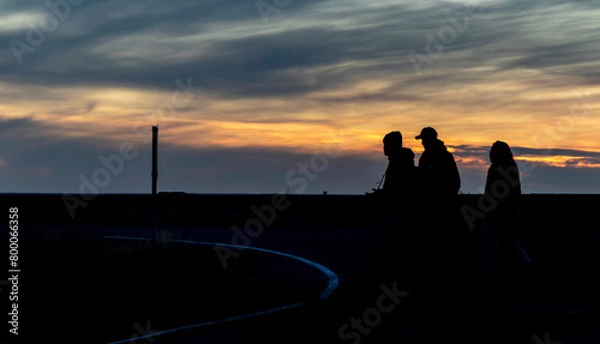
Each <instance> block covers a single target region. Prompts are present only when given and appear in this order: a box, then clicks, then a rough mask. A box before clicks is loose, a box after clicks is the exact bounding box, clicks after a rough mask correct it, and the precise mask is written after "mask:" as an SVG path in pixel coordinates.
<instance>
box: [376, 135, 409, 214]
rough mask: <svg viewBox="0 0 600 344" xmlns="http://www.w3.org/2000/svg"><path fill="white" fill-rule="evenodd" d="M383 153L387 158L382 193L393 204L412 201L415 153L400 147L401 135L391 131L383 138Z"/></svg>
mask: <svg viewBox="0 0 600 344" xmlns="http://www.w3.org/2000/svg"><path fill="white" fill-rule="evenodd" d="M383 153H384V155H385V156H387V157H388V166H387V169H386V171H385V179H384V182H383V192H384V193H385V194H386V195H387V196H389V197H391V198H393V200H394V201H395V202H398V203H401V204H406V203H408V201H412V200H411V197H412V195H413V193H414V185H415V183H414V177H415V153H413V151H412V150H411V149H410V148H406V147H402V134H401V133H400V132H399V131H392V132H390V133H388V134H387V135H385V136H384V137H383Z"/></svg>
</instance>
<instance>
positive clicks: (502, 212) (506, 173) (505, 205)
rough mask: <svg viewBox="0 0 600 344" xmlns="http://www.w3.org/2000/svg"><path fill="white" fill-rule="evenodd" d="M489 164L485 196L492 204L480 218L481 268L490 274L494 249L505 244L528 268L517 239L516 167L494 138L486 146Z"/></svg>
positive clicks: (505, 148)
mask: <svg viewBox="0 0 600 344" xmlns="http://www.w3.org/2000/svg"><path fill="white" fill-rule="evenodd" d="M489 154H490V162H491V165H490V167H489V169H488V172H487V178H486V183H485V194H484V195H485V197H486V199H489V200H493V204H495V206H494V207H493V209H492V210H490V211H489V212H488V213H487V215H486V217H485V219H484V222H483V249H482V257H481V268H482V272H483V274H484V276H487V277H491V276H492V271H493V266H494V260H495V256H496V251H497V249H498V248H505V249H507V251H508V252H510V253H512V254H513V256H514V257H515V258H517V259H518V260H519V261H520V262H521V263H523V264H524V266H525V267H527V268H528V269H531V267H532V262H531V259H529V256H528V255H527V253H525V250H523V248H522V247H521V245H520V243H519V240H518V232H519V226H520V223H521V212H520V207H519V199H520V197H521V180H520V176H519V169H518V167H517V163H516V162H515V160H514V157H513V154H512V151H511V149H510V146H509V145H508V144H507V143H506V142H503V141H496V142H494V143H493V144H492V147H491V149H490V153H489Z"/></svg>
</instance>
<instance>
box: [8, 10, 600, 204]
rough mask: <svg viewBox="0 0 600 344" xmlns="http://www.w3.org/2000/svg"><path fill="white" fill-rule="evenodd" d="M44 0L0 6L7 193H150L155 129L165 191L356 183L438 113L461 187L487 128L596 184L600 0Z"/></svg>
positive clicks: (473, 179) (354, 188)
mask: <svg viewBox="0 0 600 344" xmlns="http://www.w3.org/2000/svg"><path fill="white" fill-rule="evenodd" d="M49 3H50V4H54V6H47V5H46V1H42V0H35V1H33V0H25V1H24V0H19V1H16V0H4V1H2V2H0V9H1V11H0V36H1V40H2V42H4V44H2V46H1V48H0V49H1V50H0V51H1V54H0V60H1V64H0V76H1V78H0V97H1V102H0V131H1V132H2V135H1V136H0V141H1V142H0V192H44V193H47V192H52V193H55V192H56V193H71V194H77V193H79V192H84V191H85V192H91V193H94V192H97V193H145V192H150V191H151V176H150V172H151V171H150V167H151V145H150V138H151V127H152V126H153V125H158V126H159V143H160V150H159V171H158V172H159V178H158V189H159V191H185V192H192V193H273V192H286V191H287V192H290V193H306V194H312V193H322V192H323V191H327V192H328V193H330V194H364V193H365V192H368V191H371V189H372V188H375V187H377V182H378V181H379V180H380V179H381V176H382V174H383V172H384V170H385V167H386V164H387V160H386V157H385V156H383V153H382V138H383V136H384V135H385V134H386V133H388V132H389V131H393V130H399V131H401V132H402V134H403V136H404V144H405V146H407V147H409V148H411V149H413V151H414V152H415V154H416V159H415V163H418V157H419V156H420V154H421V152H422V146H421V145H420V141H417V140H415V139H414V137H415V135H417V134H418V133H419V131H420V129H421V128H422V127H425V126H432V127H434V128H436V129H437V131H438V133H439V138H440V139H441V140H443V141H444V142H445V143H446V145H447V146H448V147H449V148H450V150H451V151H452V152H453V154H454V155H455V158H456V160H457V163H458V166H459V169H460V173H461V177H462V184H463V187H462V190H461V192H463V193H480V192H481V191H482V190H483V186H484V183H485V173H486V169H487V167H488V166H489V160H488V151H489V148H490V146H491V144H492V143H493V142H494V141H496V140H503V141H506V142H507V143H508V144H509V145H510V146H511V147H512V148H513V152H514V154H515V156H516V158H517V159H518V164H519V166H520V169H521V177H522V183H523V191H524V192H525V193H600V178H599V177H600V135H599V131H600V130H599V129H600V34H599V33H600V20H599V18H600V2H598V1H592V0H588V1H585V0H581V1H558V0H537V1H536V0H509V1H503V0H491V1H458V0H454V1H442V0H436V1H426V0H372V1H367V0H354V1H348V0H343V1H342V0H319V1H314V0H302V1H300V0H274V1H273V0H264V1H263V0H259V1H258V2H257V1H256V0H216V1H197V0H173V1H158V0H146V1H109V0H104V1H94V0H85V1H82V0H69V1H67V0H50V2H49ZM120 150H121V152H120ZM103 161H104V162H103ZM299 164H300V165H299ZM303 167H304V170H303ZM303 171H304V172H303ZM107 177H108V179H107ZM90 184H91V185H92V187H90V186H89V185H90ZM83 185H87V186H83ZM90 188H91V191H90Z"/></svg>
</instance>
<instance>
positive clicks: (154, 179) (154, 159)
mask: <svg viewBox="0 0 600 344" xmlns="http://www.w3.org/2000/svg"><path fill="white" fill-rule="evenodd" d="M157 180H158V126H153V127H152V199H153V200H154V233H153V235H152V243H153V244H154V247H156V245H157V242H156V241H157V236H158V197H157V195H156V182H157Z"/></svg>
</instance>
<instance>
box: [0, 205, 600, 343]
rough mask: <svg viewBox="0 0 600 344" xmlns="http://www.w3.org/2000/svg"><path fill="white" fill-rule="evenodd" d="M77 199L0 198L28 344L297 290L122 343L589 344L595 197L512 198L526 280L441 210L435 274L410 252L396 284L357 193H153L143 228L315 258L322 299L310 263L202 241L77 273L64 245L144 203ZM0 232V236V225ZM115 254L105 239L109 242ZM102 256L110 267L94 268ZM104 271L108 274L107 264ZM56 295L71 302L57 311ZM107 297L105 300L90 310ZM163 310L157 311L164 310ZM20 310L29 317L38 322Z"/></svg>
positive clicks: (370, 209)
mask: <svg viewBox="0 0 600 344" xmlns="http://www.w3.org/2000/svg"><path fill="white" fill-rule="evenodd" d="M478 197H479V196H478V195H470V196H469V195H463V196H461V199H460V200H459V203H458V204H457V209H458V208H459V207H460V206H462V205H463V204H467V205H469V206H471V207H472V208H474V209H477V208H478V205H477V201H478ZM86 203H87V204H85V206H83V203H82V204H80V206H79V207H78V208H76V209H74V215H75V217H74V218H72V217H71V216H70V214H69V212H68V211H67V209H66V207H65V204H64V203H63V200H62V199H61V195H1V196H0V204H1V205H2V208H1V209H5V210H3V211H7V214H8V209H9V207H18V208H19V238H20V239H21V240H22V246H20V249H19V260H20V261H21V262H22V263H23V265H21V266H20V267H21V268H22V272H21V275H22V276H25V277H23V278H21V279H20V282H21V283H22V284H21V285H20V286H19V287H20V289H19V290H20V294H19V296H20V303H19V305H20V306H19V307H21V313H20V315H21V318H20V323H19V326H20V330H21V333H24V334H23V335H19V336H18V337H17V336H14V335H12V334H10V333H9V332H8V328H6V329H4V328H3V332H2V336H1V337H0V338H3V340H9V342H15V343H16V342H40V340H43V339H46V338H48V337H46V336H45V335H46V334H48V335H49V334H50V333H52V334H54V335H56V334H57V333H59V335H61V334H60V333H62V338H63V339H64V341H65V342H66V341H71V340H76V341H77V340H78V342H90V343H93V342H110V341H116V340H118V339H122V340H126V341H125V342H130V339H132V338H134V339H135V338H139V337H141V336H143V335H144V334H151V333H156V332H158V331H161V330H168V329H172V328H177V327H178V326H179V325H181V324H193V323H202V322H207V321H212V320H215V319H217V320H218V319H229V318H231V317H233V316H237V315H243V314H252V313H255V312H257V311H261V310H268V309H273V308H274V307H278V306H285V305H290V304H293V303H294V302H295V301H297V302H299V303H303V304H302V305H301V306H298V307H290V308H288V309H283V310H280V311H277V312H268V313H265V314H261V315H257V316H252V317H246V318H240V319H233V320H231V321H226V322H223V323H216V324H212V325H210V326H202V327H196V328H192V329H188V330H179V331H174V332H171V333H165V334H162V335H159V336H155V337H149V338H145V339H138V340H137V341H136V342H137V343H145V342H148V343H183V342H189V343H196V342H198V343H231V342H242V341H247V340H252V339H256V340H258V341H263V342H265V341H269V342H285V343H290V342H303V343H305V342H307V341H312V342H317V343H359V342H360V343H383V342H386V343H387V342H398V341H402V342H404V343H430V342H441V341H453V340H460V341H462V342H472V343H536V344H537V343H558V342H560V343H563V344H568V343H597V342H600V334H599V333H598V332H600V331H598V330H597V328H598V326H597V324H598V323H599V322H598V321H599V320H600V302H599V299H600V298H598V297H597V291H598V290H600V289H599V287H600V283H599V282H597V281H596V274H597V268H596V263H597V262H600V259H599V258H600V250H599V248H600V246H599V245H600V228H599V226H598V222H597V217H598V213H597V211H598V208H599V207H598V206H599V205H600V196H597V195H525V196H524V200H523V204H522V212H523V228H522V231H521V243H522V245H523V247H524V248H525V250H526V251H527V252H528V254H529V255H530V257H531V258H532V260H533V261H534V263H535V267H536V269H537V274H536V275H534V276H531V275H529V274H527V272H526V271H522V270H520V269H519V268H518V266H517V265H514V264H511V261H510V259H509V258H508V257H503V256H502V255H501V256H499V257H498V261H499V268H500V270H499V275H498V277H497V278H496V279H494V280H482V279H480V278H479V277H478V275H477V266H478V253H479V252H478V249H479V242H480V239H481V238H480V236H481V230H480V228H479V226H480V223H478V222H476V223H475V228H474V229H473V230H470V228H469V226H468V223H467V222H466V221H465V220H464V218H463V217H462V216H460V213H459V212H457V213H456V214H457V216H455V217H453V218H452V219H451V220H449V221H448V231H450V232H451V233H452V234H451V235H450V236H449V237H448V238H449V239H448V241H447V243H446V245H445V247H446V248H447V250H446V256H445V257H436V259H438V260H439V261H440V262H441V263H445V264H446V265H443V264H440V266H444V271H442V272H441V273H440V272H439V271H438V273H435V274H427V273H426V272H427V271H428V270H425V265H423V262H421V261H415V262H413V266H414V267H415V270H417V271H419V273H420V274H418V276H419V281H417V282H421V283H417V287H406V288H405V283H404V282H405V281H401V280H398V278H397V276H396V275H394V274H393V273H390V268H389V262H390V259H389V257H388V256H387V255H386V254H385V247H386V246H385V240H384V236H383V231H382V226H381V223H380V216H379V215H380V214H379V213H378V211H377V208H376V205H375V204H374V202H373V200H372V199H370V198H369V197H366V196H334V195H318V196H289V197H286V198H284V199H278V200H276V202H273V199H272V197H271V195H185V194H161V195H160V198H159V217H158V227H159V228H160V229H166V230H168V233H172V235H171V237H170V239H193V240H199V241H208V242H220V243H229V244H231V243H233V244H241V245H246V246H250V247H260V248H267V249H271V250H275V251H277V252H283V253H287V254H291V255H294V256H297V257H302V258H306V259H309V260H311V261H313V262H316V263H319V264H322V265H323V266H325V267H327V268H328V269H330V270H331V271H333V272H334V273H335V274H336V275H337V277H338V278H339V286H337V288H336V289H335V291H334V292H333V294H332V295H331V296H329V297H328V298H327V299H326V300H324V301H322V300H320V299H319V298H318V294H319V292H321V291H322V288H323V286H324V285H326V276H324V275H323V274H321V273H320V272H319V271H317V270H315V269H314V268H312V267H310V266H307V265H306V264H301V263H298V262H297V261H292V260H288V259H284V258H282V257H281V256H276V255H269V254H261V255H260V257H261V258H260V259H257V255H256V254H255V253H252V251H250V250H246V251H241V252H240V254H239V256H237V257H232V258H229V259H228V262H229V263H231V265H230V266H228V268H227V269H223V267H222V266H221V264H220V263H221V262H220V261H219V259H218V257H217V256H216V253H215V252H214V250H213V249H212V248H211V247H210V246H206V245H205V246H203V247H200V246H198V247H197V248H194V247H191V248H186V250H176V251H175V252H179V253H178V254H179V256H177V255H175V256H173V255H169V254H165V253H164V252H160V251H156V252H154V251H152V250H148V251H145V252H146V253H144V254H137V255H135V254H126V255H122V254H121V255H120V256H118V255H115V254H113V252H111V250H110V249H109V250H108V251H107V249H104V251H102V252H104V253H103V254H104V255H107V256H109V257H111V258H107V259H104V258H98V259H97V260H96V262H97V264H99V265H98V266H96V267H94V268H90V269H89V270H85V269H84V271H79V272H78V271H77V269H76V267H77V266H79V265H77V262H76V261H75V260H74V259H77V258H76V257H78V256H77V255H76V254H66V253H67V252H68V250H69V249H68V248H67V246H68V247H80V248H81V247H84V248H85V249H84V252H88V253H89V252H91V251H93V250H91V249H90V248H89V246H85V245H89V243H90V242H96V243H98V242H99V241H100V242H104V241H103V240H108V239H101V238H103V237H104V236H107V235H121V236H127V237H140V236H146V237H150V234H151V233H152V229H153V228H154V221H155V218H154V212H153V210H154V204H153V202H152V198H151V197H150V196H147V195H99V196H96V197H94V198H93V199H91V200H87V201H86ZM284 205H285V206H284ZM269 209H272V210H274V211H272V212H270V211H269ZM434 215H435V214H432V216H434ZM253 221H254V222H253ZM257 221H260V222H257ZM251 223H253V224H254V226H255V227H252V228H254V230H255V231H256V232H254V235H253V236H252V237H246V239H243V237H241V236H240V235H238V236H236V235H235V233H236V231H235V230H232V226H236V228H239V229H240V230H242V231H243V229H244V228H245V226H246V225H247V226H249V227H251V226H252V224H251ZM3 234H5V233H3ZM163 239H169V238H163ZM2 240H3V242H5V243H8V240H9V239H8V236H6V235H4V236H3V237H2ZM28 240H29V241H28ZM53 240H54V241H53ZM111 240H114V239H111ZM51 241H52V242H56V243H57V244H56V245H55V246H57V247H60V246H59V245H60V244H58V243H62V244H63V245H64V243H66V242H69V243H71V244H69V245H67V246H65V248H64V249H63V250H62V255H61V253H60V250H59V252H56V251H55V253H52V255H53V257H52V259H50V258H49V255H51V254H50V253H48V252H44V251H41V250H37V251H33V250H31V249H29V250H28V247H29V248H33V247H34V245H33V244H32V245H29V246H28V244H26V243H27V242H37V243H38V244H39V243H40V242H51ZM432 241H435V240H434V238H432ZM421 244H422V243H421ZM103 247H104V246H103ZM111 247H115V246H111ZM117 247H121V246H117ZM413 249H414V250H415V251H417V252H419V251H424V252H426V250H427V248H421V247H414V248H413ZM119 250H121V252H122V249H117V248H114V251H115V253H116V252H119ZM184 252H185V254H188V255H189V256H185V255H184ZM194 255H196V256H195V258H194V259H199V260H201V261H202V263H192V264H190V263H189V261H190V259H191V258H190V259H188V257H194ZM6 256H7V255H5V257H6ZM88 256H89V255H88ZM117 256H118V259H117V258H115V257H117ZM79 257H81V256H79ZM174 257H179V258H177V259H179V260H177V259H176V258H174ZM119 259H120V260H119ZM173 259H175V260H173ZM181 259H185V260H184V261H185V263H182V260H181ZM207 261H210V262H212V263H210V264H207ZM50 262H53V264H54V265H53V266H52V269H50V267H49V266H48V265H49V264H50ZM57 262H58V263H57ZM60 262H62V264H61V263H60ZM169 262H172V264H174V265H176V266H171V265H169ZM178 262H179V263H178ZM434 262H435V261H434ZM110 264H113V265H112V267H113V268H112V269H110V268H109V269H107V266H110ZM161 264H162V265H161ZM6 266H8V260H6ZM240 266H243V267H244V268H243V269H240ZM42 267H43V268H42ZM117 267H118V269H117ZM215 267H216V268H215ZM429 267H431V266H429ZM196 268H198V269H196ZM236 268H237V269H238V270H236ZM28 269H29V270H31V271H35V270H36V269H37V270H43V271H45V275H43V276H47V277H48V280H47V281H45V282H44V281H42V283H39V284H38V281H36V284H35V285H27V281H28V280H27V273H28V272H27V270H28ZM103 269H104V270H103ZM115 270H119V271H120V272H119V273H118V274H116V275H115V274H114V273H115ZM6 271H7V269H5V268H4V269H3V270H2V273H1V274H0V279H4V278H5V277H4V276H5V274H6ZM226 272H227V273H226ZM234 272H235V273H234ZM238 272H239V273H238ZM99 274H105V275H106V276H112V279H110V278H109V279H105V280H101V281H99V282H94V283H90V284H89V285H88V286H87V287H86V289H85V290H79V289H76V288H73V285H75V284H77V283H80V282H81V281H84V280H89V281H94V276H96V277H97V276H98V275H99ZM111 274H112V275H111ZM192 275H193V276H197V278H190V276H192ZM40 276H42V275H40ZM52 276H54V278H52ZM236 276H237V277H236ZM275 277H279V279H277V278H275ZM297 277H298V278H299V279H298V280H294V278H297ZM236 278H237V279H236ZM290 280H293V281H292V282H290ZM299 281H304V282H302V283H300V282H299ZM307 281H308V282H307ZM0 287H1V288H2V295H3V299H4V300H7V299H8V293H5V291H8V290H9V288H10V285H8V286H5V285H2V286H0ZM69 295H70V296H69ZM109 295H111V296H110V300H108V301H105V300H104V299H106V298H107V297H108V296H109ZM113 295H116V296H113ZM153 295H155V297H153ZM165 295H171V296H168V297H165ZM187 295H189V297H188V296H187ZM198 295H202V296H203V297H198ZM206 295H212V296H214V297H213V298H211V297H206ZM187 300H195V301H187ZM207 300H210V302H208V301H207ZM192 302H197V304H193V305H194V306H195V307H189V306H190V305H192ZM202 302H204V303H202ZM61 304H64V305H65V307H64V308H65V309H70V310H72V309H75V310H76V311H73V312H71V313H69V312H66V311H64V310H60V309H59V308H60V307H61ZM107 304H110V305H114V307H115V310H114V311H113V312H111V311H110V307H108V308H107V307H102V306H106V305H107ZM5 305H6V306H5V307H3V311H2V314H3V319H2V320H3V323H4V324H6V323H7V321H8V318H7V312H5V311H4V310H9V309H10V308H8V307H10V303H8V302H6V303H5ZM74 305H76V306H77V307H73V306H74ZM67 306H68V307H67ZM184 306H188V307H184ZM48 307H50V308H55V312H52V311H48V309H47V308H48ZM36 308H37V310H36ZM101 309H104V311H100V310H101ZM106 309H109V310H106ZM163 310H165V311H167V312H169V311H170V312H172V316H170V315H169V316H165V315H164V314H162V312H163ZM194 310H197V311H196V312H194ZM28 312H29V315H27V314H28ZM32 313H35V314H38V315H40V314H44V315H45V316H47V317H48V320H47V321H44V320H43V319H44V318H43V317H42V316H37V317H35V316H33V315H32ZM73 313H77V314H73ZM40 319H42V320H40ZM103 319H106V320H105V321H103ZM28 320H30V321H29V322H28ZM61 320H63V321H61ZM109 324H112V325H111V326H108V325H109ZM92 325H93V326H96V327H95V328H91V327H93V326H92ZM57 327H59V328H60V331H58V330H57ZM61 331H62V332H61ZM78 331H79V332H78ZM73 333H76V335H73ZM26 338H31V339H30V340H26Z"/></svg>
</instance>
